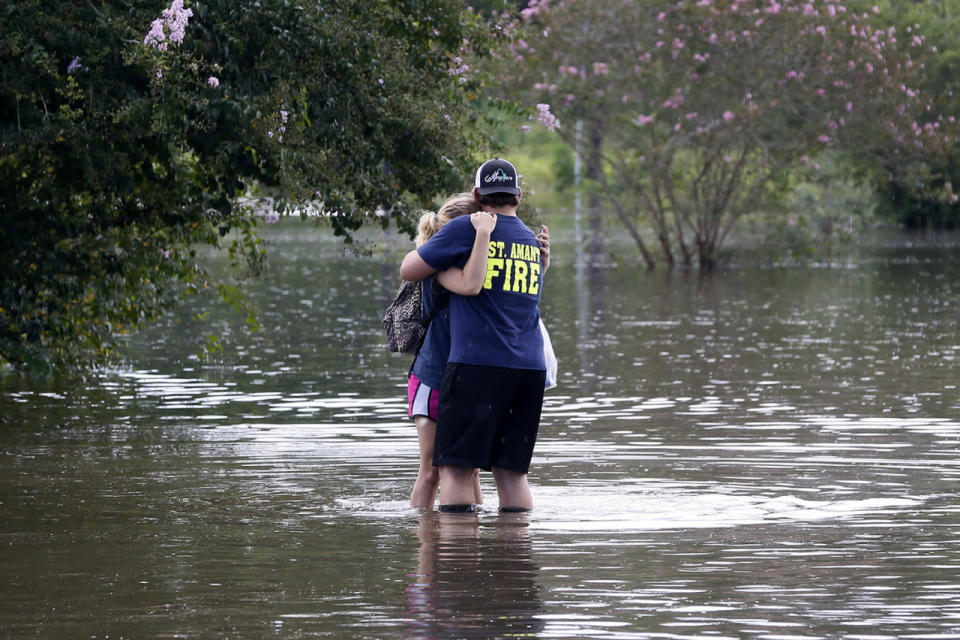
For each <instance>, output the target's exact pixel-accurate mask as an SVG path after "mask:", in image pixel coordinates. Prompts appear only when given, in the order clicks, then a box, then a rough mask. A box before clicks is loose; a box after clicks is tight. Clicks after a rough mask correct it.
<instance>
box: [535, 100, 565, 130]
mask: <svg viewBox="0 0 960 640" xmlns="http://www.w3.org/2000/svg"><path fill="white" fill-rule="evenodd" d="M537 121H538V122H539V123H540V124H542V125H543V126H544V127H546V128H547V131H556V130H557V129H559V128H560V120H559V119H557V116H555V115H553V114H552V113H550V105H549V104H543V103H541V104H538V105H537Z"/></svg>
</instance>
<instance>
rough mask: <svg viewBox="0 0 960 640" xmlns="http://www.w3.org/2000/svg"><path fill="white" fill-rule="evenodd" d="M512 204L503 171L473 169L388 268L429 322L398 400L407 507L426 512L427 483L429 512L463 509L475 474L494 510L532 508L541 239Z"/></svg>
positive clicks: (539, 379)
mask: <svg viewBox="0 0 960 640" xmlns="http://www.w3.org/2000/svg"><path fill="white" fill-rule="evenodd" d="M521 197H522V193H521V191H520V185H519V176H518V175H517V170H516V168H515V167H514V166H513V165H512V164H511V163H509V162H507V161H506V160H503V159H500V158H495V159H493V160H489V161H487V162H485V163H483V164H482V165H481V166H480V168H479V169H477V173H476V177H475V180H474V187H473V191H472V192H468V193H461V194H457V195H455V196H452V197H451V198H449V199H448V200H447V201H446V202H444V203H443V205H442V206H441V207H440V209H439V210H438V211H437V212H436V213H426V214H424V215H423V216H422V217H421V219H420V223H419V227H418V233H417V248H416V249H415V250H413V251H411V252H410V253H408V254H407V255H406V256H405V257H404V259H403V263H402V264H401V266H400V275H401V277H403V279H404V280H410V281H414V282H416V281H422V290H423V303H422V306H423V308H422V312H423V317H425V318H427V317H432V318H433V319H432V321H431V322H430V326H429V328H428V330H427V335H426V338H425V339H424V343H423V346H422V347H421V348H420V352H419V353H418V354H417V357H416V360H414V363H413V366H412V368H411V370H410V376H409V383H408V393H407V395H408V399H409V403H410V415H411V417H413V419H414V422H415V423H416V425H417V435H418V438H419V441H420V471H419V473H418V476H417V481H416V483H415V485H414V489H413V493H412V494H411V497H410V502H411V504H412V505H413V506H415V507H422V508H432V507H433V503H434V500H435V497H436V496H437V494H438V485H439V502H440V507H439V509H440V511H441V512H451V513H472V512H475V511H476V510H477V505H478V504H480V503H482V501H483V497H482V495H481V493H480V484H479V478H478V470H479V469H484V470H487V471H492V472H493V478H494V481H495V483H496V486H497V495H498V497H499V502H500V510H501V511H529V510H530V509H531V508H532V506H533V500H532V498H531V495H530V487H529V485H528V484H527V471H528V470H529V468H530V459H531V458H532V456H533V447H534V444H535V443H536V439H537V430H538V428H539V425H540V409H541V406H542V404H543V392H544V386H545V378H546V369H547V364H546V360H545V357H544V339H543V335H542V333H541V329H540V309H539V303H540V294H541V291H542V289H543V276H544V273H545V272H546V270H547V267H549V265H550V235H549V233H548V230H547V227H546V226H541V230H540V233H538V234H534V233H533V231H531V230H530V229H529V228H528V227H527V226H526V225H525V224H524V223H523V222H522V221H521V220H520V219H519V218H518V217H517V206H518V205H519V204H520V198H521ZM447 292H449V294H448V293H447ZM448 299H449V302H448V303H447V300H448Z"/></svg>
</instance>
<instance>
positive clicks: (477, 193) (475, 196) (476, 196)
mask: <svg viewBox="0 0 960 640" xmlns="http://www.w3.org/2000/svg"><path fill="white" fill-rule="evenodd" d="M473 201H474V202H476V203H477V204H480V189H477V188H476V187H474V188H473Z"/></svg>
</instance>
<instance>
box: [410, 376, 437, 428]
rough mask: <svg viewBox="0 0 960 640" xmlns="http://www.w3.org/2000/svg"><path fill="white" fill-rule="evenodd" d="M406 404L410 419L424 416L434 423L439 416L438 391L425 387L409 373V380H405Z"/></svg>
mask: <svg viewBox="0 0 960 640" xmlns="http://www.w3.org/2000/svg"><path fill="white" fill-rule="evenodd" d="M407 403H408V404H409V411H408V413H409V415H410V417H411V418H414V417H416V416H426V417H428V418H430V419H431V420H433V421H434V422H436V421H437V415H438V414H439V410H438V409H439V406H440V390H439V389H433V388H431V387H429V386H427V385H425V384H424V383H422V382H420V380H419V378H417V376H415V375H413V373H411V374H410V379H409V380H407Z"/></svg>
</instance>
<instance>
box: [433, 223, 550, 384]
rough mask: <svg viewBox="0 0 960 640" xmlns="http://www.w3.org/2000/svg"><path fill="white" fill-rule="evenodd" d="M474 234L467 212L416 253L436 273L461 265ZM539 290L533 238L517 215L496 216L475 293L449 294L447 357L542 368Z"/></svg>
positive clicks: (537, 253) (539, 272) (466, 361)
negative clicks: (483, 276)
mask: <svg viewBox="0 0 960 640" xmlns="http://www.w3.org/2000/svg"><path fill="white" fill-rule="evenodd" d="M475 237H476V232H475V231H474V228H473V225H472V224H471V223H470V216H462V217H459V218H454V219H453V220H451V221H450V222H448V223H447V224H445V225H444V226H443V227H442V228H441V229H440V230H439V231H438V232H437V233H436V234H435V235H434V236H433V237H432V238H430V239H429V240H428V241H427V242H426V243H424V244H423V245H422V246H421V247H420V248H419V249H417V252H418V253H419V254H420V257H421V258H423V260H424V262H426V263H427V264H428V265H430V266H431V267H433V268H435V269H437V270H439V271H445V270H447V269H449V268H450V267H460V268H463V266H464V265H465V264H466V262H467V258H469V257H470V252H471V251H472V249H473V241H474V238H475ZM542 289H543V271H542V268H541V264H540V246H539V245H538V244H537V239H536V236H534V234H533V232H532V231H531V230H530V229H528V228H527V226H526V225H525V224H523V222H522V221H521V220H520V219H519V218H517V217H516V216H504V215H499V216H497V226H496V227H495V228H494V230H493V233H492V234H491V235H490V245H489V247H488V250H487V276H486V280H485V281H484V283H483V288H482V289H481V291H480V294H479V295H476V296H461V295H456V294H453V293H451V294H450V359H449V361H450V362H460V363H464V364H480V365H491V366H497V367H509V368H511V369H546V364H545V362H544V357H543V336H542V335H541V334H540V309H539V307H538V305H539V303H540V292H541V290H542Z"/></svg>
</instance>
